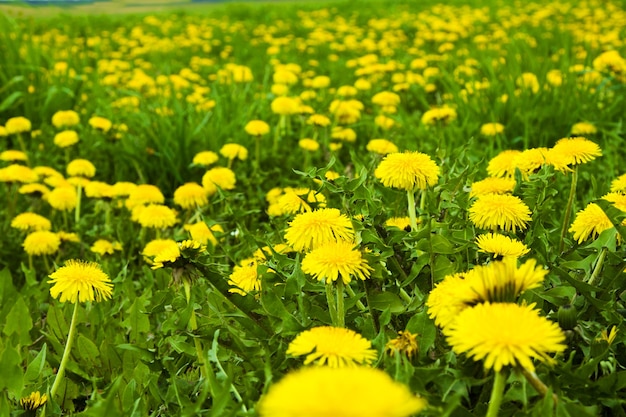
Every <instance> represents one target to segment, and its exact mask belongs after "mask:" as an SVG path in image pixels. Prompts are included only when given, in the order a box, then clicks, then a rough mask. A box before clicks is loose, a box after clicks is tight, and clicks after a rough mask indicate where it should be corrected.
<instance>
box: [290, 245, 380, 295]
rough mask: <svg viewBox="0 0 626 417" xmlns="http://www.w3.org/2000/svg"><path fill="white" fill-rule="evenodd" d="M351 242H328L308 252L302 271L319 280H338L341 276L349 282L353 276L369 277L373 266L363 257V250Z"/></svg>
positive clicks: (327, 281)
mask: <svg viewBox="0 0 626 417" xmlns="http://www.w3.org/2000/svg"><path fill="white" fill-rule="evenodd" d="M353 247H354V244H353V243H351V242H345V241H339V242H328V243H325V244H323V245H320V246H318V247H316V248H315V249H313V250H312V251H311V252H309V253H307V254H306V256H305V257H304V259H303V260H302V271H303V272H304V273H305V274H309V275H313V277H314V278H316V279H317V280H318V281H322V280H325V282H326V283H329V282H330V281H337V279H339V278H340V277H341V280H342V281H343V283H344V284H348V283H349V282H350V281H351V280H352V277H353V276H354V277H356V278H358V279H360V280H365V279H366V278H369V276H370V274H371V271H373V268H372V267H370V266H369V264H368V263H367V260H365V259H363V257H362V256H361V252H360V251H359V250H357V249H354V248H353Z"/></svg>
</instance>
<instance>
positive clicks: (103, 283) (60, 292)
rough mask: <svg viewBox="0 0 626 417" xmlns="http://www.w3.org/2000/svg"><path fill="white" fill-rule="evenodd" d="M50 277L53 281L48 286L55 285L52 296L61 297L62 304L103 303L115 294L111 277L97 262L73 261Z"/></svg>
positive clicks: (66, 263)
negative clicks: (102, 301) (67, 302)
mask: <svg viewBox="0 0 626 417" xmlns="http://www.w3.org/2000/svg"><path fill="white" fill-rule="evenodd" d="M49 277H50V278H52V279H51V280H49V281H48V284H53V285H52V287H51V288H50V295H52V297H53V298H57V297H59V296H60V298H59V301H60V302H62V303H64V302H66V301H69V302H70V303H72V304H74V303H76V301H77V300H78V301H80V302H81V303H82V302H86V301H101V300H103V299H104V300H106V299H108V298H111V295H112V294H113V284H112V283H111V280H110V279H109V276H108V275H107V274H106V273H104V271H102V269H101V268H100V265H98V264H97V263H95V262H86V261H79V260H75V259H71V260H69V261H67V262H65V264H64V265H63V266H62V267H61V268H59V269H57V270H56V271H55V272H53V273H52V274H50V275H49Z"/></svg>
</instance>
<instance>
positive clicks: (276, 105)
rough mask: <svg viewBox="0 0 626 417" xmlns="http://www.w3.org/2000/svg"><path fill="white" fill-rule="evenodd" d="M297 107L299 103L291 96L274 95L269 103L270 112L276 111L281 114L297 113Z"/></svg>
mask: <svg viewBox="0 0 626 417" xmlns="http://www.w3.org/2000/svg"><path fill="white" fill-rule="evenodd" d="M299 107H300V103H299V102H298V100H297V99H295V98H292V97H276V98H275V99H274V100H272V102H271V103H270V108H271V109H272V113H276V114H279V115H281V116H289V115H291V114H296V113H298V110H299Z"/></svg>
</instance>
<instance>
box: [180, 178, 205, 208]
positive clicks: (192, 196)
mask: <svg viewBox="0 0 626 417" xmlns="http://www.w3.org/2000/svg"><path fill="white" fill-rule="evenodd" d="M174 203H175V204H176V205H178V206H180V207H182V208H183V209H185V210H191V209H195V208H197V207H203V206H206V205H207V204H209V195H208V192H207V190H206V189H205V188H204V187H202V186H201V185H200V184H197V183H195V182H188V183H186V184H183V185H181V186H180V187H178V188H177V189H176V190H175V191H174Z"/></svg>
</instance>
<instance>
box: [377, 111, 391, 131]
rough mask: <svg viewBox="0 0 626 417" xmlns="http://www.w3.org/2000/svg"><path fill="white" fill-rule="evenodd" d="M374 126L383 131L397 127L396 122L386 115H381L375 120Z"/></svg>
mask: <svg viewBox="0 0 626 417" xmlns="http://www.w3.org/2000/svg"><path fill="white" fill-rule="evenodd" d="M374 124H375V125H376V126H378V127H380V128H381V129H384V130H388V129H391V128H392V127H394V126H395V125H396V121H395V120H393V119H392V118H391V117H387V116H385V115H384V114H379V115H378V116H376V117H375V118H374Z"/></svg>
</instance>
